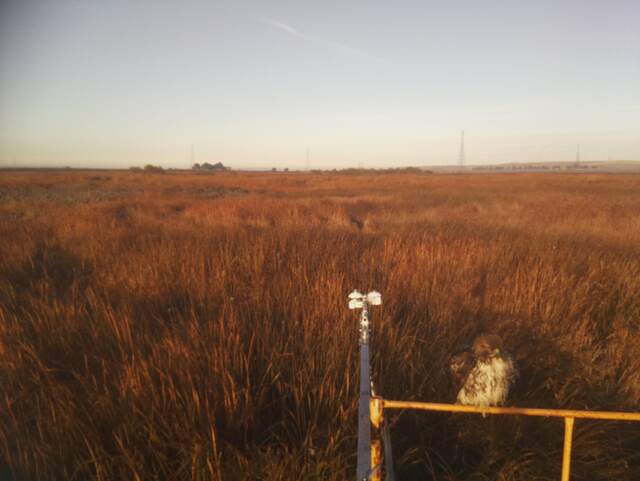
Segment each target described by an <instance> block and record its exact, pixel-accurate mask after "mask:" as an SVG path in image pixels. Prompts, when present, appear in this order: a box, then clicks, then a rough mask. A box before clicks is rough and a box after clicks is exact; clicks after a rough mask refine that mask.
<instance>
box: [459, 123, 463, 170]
mask: <svg viewBox="0 0 640 481" xmlns="http://www.w3.org/2000/svg"><path fill="white" fill-rule="evenodd" d="M458 167H464V130H463V131H462V132H461V133H460V153H459V154H458Z"/></svg>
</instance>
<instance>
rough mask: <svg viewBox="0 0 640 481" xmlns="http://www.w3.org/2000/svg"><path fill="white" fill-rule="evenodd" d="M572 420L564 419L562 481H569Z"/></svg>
mask: <svg viewBox="0 0 640 481" xmlns="http://www.w3.org/2000/svg"><path fill="white" fill-rule="evenodd" d="M573 421H574V418H571V417H569V418H564V450H563V452H562V481H569V474H570V472H571V442H572V440H573Z"/></svg>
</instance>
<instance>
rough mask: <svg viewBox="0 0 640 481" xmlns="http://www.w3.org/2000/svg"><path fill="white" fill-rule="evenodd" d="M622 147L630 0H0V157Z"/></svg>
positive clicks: (554, 152)
mask: <svg viewBox="0 0 640 481" xmlns="http://www.w3.org/2000/svg"><path fill="white" fill-rule="evenodd" d="M461 129H464V130H465V132H466V160H467V162H468V163H469V164H480V163H493V162H510V161H516V162H517V161H560V160H573V159H575V152H576V145H577V144H581V153H582V160H606V159H607V158H611V159H636V160H637V159H640V1H638V0H611V1H605V0H597V1H594V0H535V1H534V0H530V1H515V0H514V1H506V0H501V1H498V0H486V1H482V0H469V1H467V0H460V1H443V0H438V1H431V0H405V1H402V0H400V1H388V0H387V1H360V0H349V1H331V0H327V1H315V2H311V1H304V0H297V1H289V2H285V1H257V0H255V1H248V0H236V1H219V2H216V1H213V0H209V1H196V0H193V1H189V0H184V1H177V0H176V1H169V0H167V1H162V0H0V165H5V166H7V165H8V166H12V165H17V166H20V165H37V166H53V165H70V166H87V167H128V166H130V165H141V164H145V163H149V162H152V163H157V164H160V165H163V166H165V167H186V166H189V165H190V163H191V146H192V145H193V146H194V149H193V151H194V158H195V161H196V162H205V161H207V162H218V161H221V162H223V163H224V164H225V165H229V166H231V167H234V168H269V167H272V166H274V167H285V166H288V167H290V168H302V167H304V166H305V164H306V149H307V148H309V149H310V153H311V162H310V164H311V167H312V168H333V167H348V166H357V165H363V166H365V167H387V166H388V167H398V166H406V165H428V164H454V163H456V161H457V155H458V149H459V136H460V130H461Z"/></svg>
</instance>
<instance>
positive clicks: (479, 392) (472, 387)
mask: <svg viewBox="0 0 640 481" xmlns="http://www.w3.org/2000/svg"><path fill="white" fill-rule="evenodd" d="M449 368H450V370H451V373H452V374H453V377H454V379H455V380H456V381H457V386H458V387H459V388H460V390H459V391H458V396H457V399H456V404H464V405H468V406H480V407H488V406H502V405H504V403H505V402H506V400H507V396H508V395H509V389H510V388H511V386H513V383H514V382H515V380H516V378H517V376H518V371H517V369H516V366H515V362H514V360H513V357H512V356H511V354H509V352H508V351H506V350H505V349H504V345H503V343H502V339H501V338H500V337H499V336H497V335H495V334H481V335H480V336H478V337H476V339H475V340H474V341H473V345H472V347H471V349H467V350H464V351H462V352H459V353H457V354H454V355H453V356H452V357H451V359H450V362H449Z"/></svg>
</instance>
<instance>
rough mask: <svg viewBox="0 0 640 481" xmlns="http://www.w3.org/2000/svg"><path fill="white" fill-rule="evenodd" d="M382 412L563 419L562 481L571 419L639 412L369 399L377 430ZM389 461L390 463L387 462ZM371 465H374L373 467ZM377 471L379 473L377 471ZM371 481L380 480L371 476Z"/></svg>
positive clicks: (635, 417)
mask: <svg viewBox="0 0 640 481" xmlns="http://www.w3.org/2000/svg"><path fill="white" fill-rule="evenodd" d="M386 409H416V410H421V411H440V412H452V413H473V414H482V415H486V414H509V415H520V416H540V417H557V418H564V449H563V454H562V477H561V480H562V481H569V474H570V470H571V444H572V440H573V424H574V420H575V419H602V420H607V421H640V413H625V412H612V411H578V410H572V409H537V408H517V407H512V408H506V407H479V406H463V405H460V404H440V403H425V402H413V401H391V400H388V399H383V398H380V397H373V398H371V410H370V411H371V423H372V424H373V425H374V426H375V427H378V426H380V424H381V423H382V420H383V417H384V411H385V410H386ZM388 461H390V460H388ZM374 466H375V464H374ZM378 471H379V470H378ZM371 479H380V478H379V477H377V478H376V476H372V477H371Z"/></svg>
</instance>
